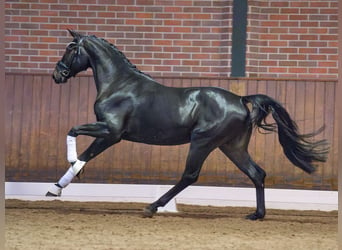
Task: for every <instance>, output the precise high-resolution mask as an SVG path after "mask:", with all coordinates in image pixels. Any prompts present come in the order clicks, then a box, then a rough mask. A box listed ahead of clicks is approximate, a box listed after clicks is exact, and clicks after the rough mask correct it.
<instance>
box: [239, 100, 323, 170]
mask: <svg viewBox="0 0 342 250" xmlns="http://www.w3.org/2000/svg"><path fill="white" fill-rule="evenodd" d="M243 101H244V103H251V104H252V106H253V108H252V111H251V119H252V123H253V125H254V126H257V127H260V128H262V129H264V130H266V131H273V132H276V131H278V136H279V142H280V144H281V145H282V147H283V150H284V153H285V155H286V157H287V158H288V159H289V160H290V161H291V162H292V163H293V164H294V165H296V166H298V167H300V168H301V169H303V170H304V171H305V172H307V173H312V172H314V171H315V166H314V163H315V162H325V161H326V159H327V155H328V152H329V147H328V143H327V141H326V140H320V141H317V142H314V141H310V138H312V137H313V136H315V135H317V134H319V133H320V132H321V131H322V130H323V127H322V128H321V129H319V130H318V131H316V132H314V133H310V134H303V135H301V134H299V133H298V127H297V125H296V123H295V122H294V121H293V120H292V119H291V117H290V115H289V114H288V112H287V111H286V110H285V108H284V107H283V106H282V105H281V104H280V103H278V102H277V101H275V100H273V99H272V98H270V97H268V96H266V95H251V96H245V97H243ZM269 113H272V116H273V119H274V120H275V121H276V123H277V126H276V125H275V124H269V123H267V122H266V117H267V115H268V114H269Z"/></svg>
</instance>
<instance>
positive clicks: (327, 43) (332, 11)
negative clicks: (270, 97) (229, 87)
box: [247, 0, 338, 78]
mask: <svg viewBox="0 0 342 250" xmlns="http://www.w3.org/2000/svg"><path fill="white" fill-rule="evenodd" d="M249 4H250V5H249V13H250V14H249V28H248V29H249V31H248V34H249V39H248V58H249V60H248V61H247V68H248V71H249V72H250V74H249V75H250V76H259V77H279V76H280V77H296V78H317V77H326V78H336V77H337V61H338V50H337V48H338V40H337V25H338V21H337V1H313V0H310V1H308V0H307V1H300V0H292V1H250V2H249Z"/></svg>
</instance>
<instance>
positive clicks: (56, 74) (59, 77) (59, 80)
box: [52, 70, 68, 84]
mask: <svg viewBox="0 0 342 250" xmlns="http://www.w3.org/2000/svg"><path fill="white" fill-rule="evenodd" d="M52 79H53V80H54V81H55V83H57V84H60V83H66V82H67V80H68V79H67V78H66V77H64V76H62V74H61V73H59V72H58V71H57V70H55V71H54V72H53V74H52Z"/></svg>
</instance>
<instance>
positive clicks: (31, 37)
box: [5, 0, 337, 78]
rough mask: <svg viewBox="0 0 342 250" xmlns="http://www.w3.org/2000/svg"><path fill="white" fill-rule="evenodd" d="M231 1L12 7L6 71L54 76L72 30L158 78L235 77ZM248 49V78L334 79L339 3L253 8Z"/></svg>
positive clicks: (102, 0)
mask: <svg viewBox="0 0 342 250" xmlns="http://www.w3.org/2000/svg"><path fill="white" fill-rule="evenodd" d="M232 2H233V1H232V0H226V1H224V0H216V1H215V0H98V1H93V0H82V1H81V0H59V1H57V0H31V1H26V0H25V1H24V0H22V1H19V0H6V1H5V4H6V5H5V6H6V10H5V12H6V17H5V18H6V29H5V35H6V37H5V47H6V51H5V53H6V70H7V72H48V73H51V71H52V70H53V68H54V64H55V63H56V61H57V60H59V58H60V56H61V55H62V54H63V52H64V48H65V45H66V43H67V42H69V41H70V37H69V36H68V34H67V32H66V31H65V29H66V28H73V29H75V30H77V31H80V32H82V33H84V34H95V35H97V36H99V37H103V38H106V39H107V40H109V41H110V42H112V43H114V44H115V45H116V46H117V47H118V48H119V49H120V50H122V51H123V52H124V53H125V54H126V56H127V57H128V58H129V59H130V60H131V61H132V62H133V63H134V64H136V65H137V66H138V68H139V69H140V70H142V71H145V72H147V73H149V74H151V75H153V76H229V75H230V49H231V42H230V40H231V30H232V27H231V23H232V22H231V19H232ZM93 3H96V4H93ZM247 43H248V47H247V75H248V76H261V77H274V76H275V77H296V78H298V77H299V78H301V77H304V78H308V77H310V78H311V77H313V78H336V77H337V0H325V1H308V0H307V1H299V0H292V1H279V0H270V1H261V0H259V1H249V27H248V41H247Z"/></svg>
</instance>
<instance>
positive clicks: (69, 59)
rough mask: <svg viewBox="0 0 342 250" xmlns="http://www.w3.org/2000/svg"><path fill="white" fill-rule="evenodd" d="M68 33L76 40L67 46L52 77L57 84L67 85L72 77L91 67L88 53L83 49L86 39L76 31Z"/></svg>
mask: <svg viewBox="0 0 342 250" xmlns="http://www.w3.org/2000/svg"><path fill="white" fill-rule="evenodd" d="M68 31H69V33H70V34H71V35H72V36H73V38H74V40H73V41H72V42H71V43H69V44H68V45H67V47H66V50H65V53H64V55H63V57H62V59H61V60H60V61H58V62H57V64H56V67H55V70H54V72H53V75H52V78H53V79H54V80H55V82H56V83H65V82H66V81H67V80H68V79H69V78H70V77H72V76H75V75H76V74H77V73H79V72H81V71H84V70H86V69H87V68H88V67H89V60H88V55H87V52H86V51H85V49H84V48H83V47H82V41H83V39H84V38H85V37H84V36H82V35H80V34H79V33H77V32H75V31H72V30H69V29H68Z"/></svg>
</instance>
